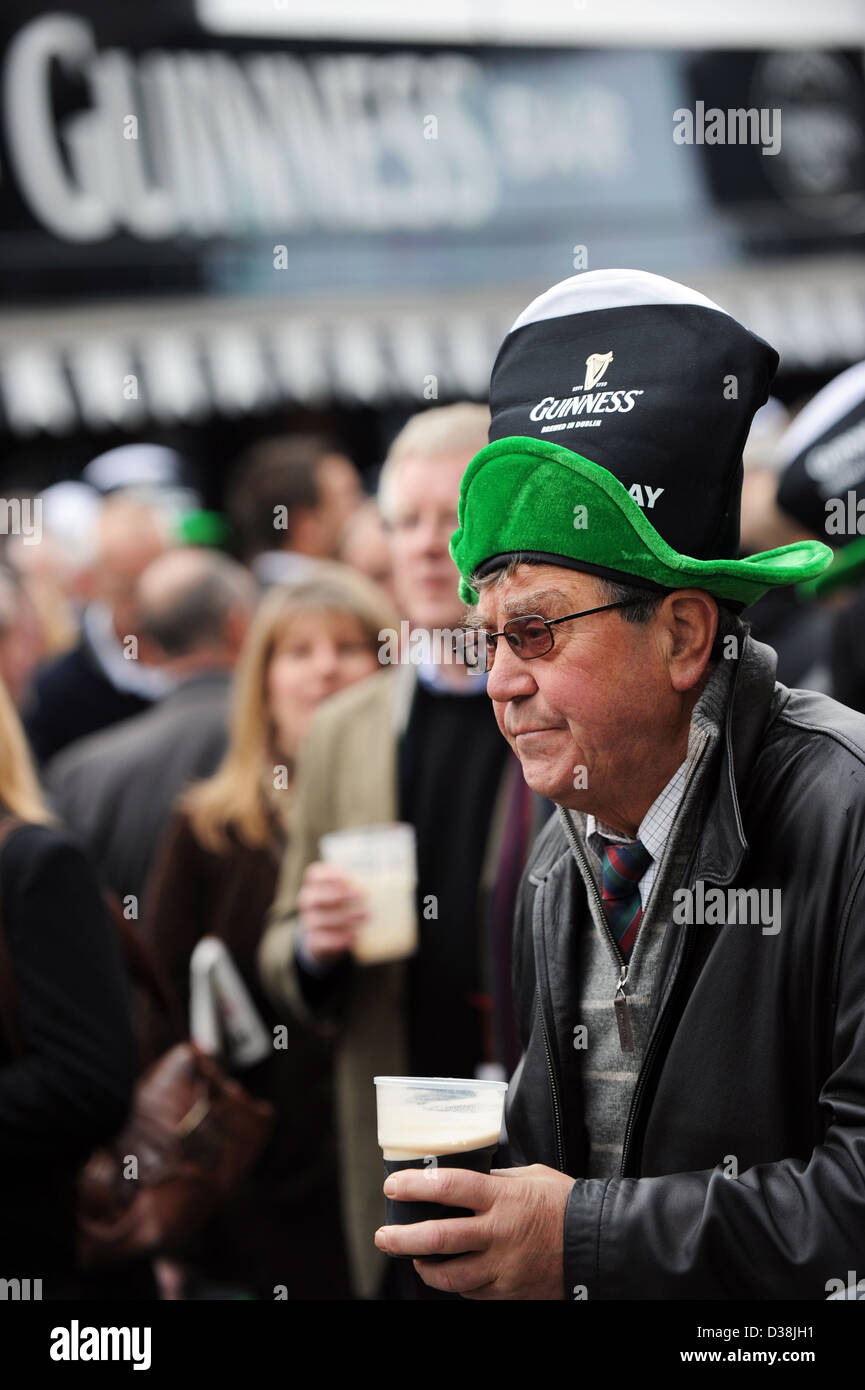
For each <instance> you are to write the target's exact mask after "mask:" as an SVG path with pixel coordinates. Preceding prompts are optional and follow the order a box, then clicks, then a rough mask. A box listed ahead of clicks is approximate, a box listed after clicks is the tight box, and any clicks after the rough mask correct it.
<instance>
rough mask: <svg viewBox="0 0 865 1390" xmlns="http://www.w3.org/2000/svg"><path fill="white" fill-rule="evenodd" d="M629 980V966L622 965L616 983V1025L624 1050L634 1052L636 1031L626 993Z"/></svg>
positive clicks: (614, 1003) (620, 1044)
mask: <svg viewBox="0 0 865 1390" xmlns="http://www.w3.org/2000/svg"><path fill="white" fill-rule="evenodd" d="M627 982H628V967H627V965H622V967H621V969H620V970H619V980H618V984H617V985H616V995H615V998H614V1000H613V1010H614V1012H615V1015H616V1027H617V1028H618V1030H619V1046H620V1047H621V1049H622V1051H623V1052H633V1050H634V1032H633V1029H632V1028H631V1011H630V1009H629V1008H628V996H627V995H626V994H625V985H626V984H627Z"/></svg>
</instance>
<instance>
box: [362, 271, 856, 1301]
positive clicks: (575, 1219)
mask: <svg viewBox="0 0 865 1390" xmlns="http://www.w3.org/2000/svg"><path fill="white" fill-rule="evenodd" d="M777 362H778V357H777V354H776V353H775V352H774V350H773V349H772V348H770V347H769V346H768V345H767V344H766V343H764V342H763V341H762V340H761V339H759V338H757V337H755V336H754V335H752V334H751V333H749V332H748V331H747V330H746V329H745V328H743V327H742V326H741V325H740V324H738V323H737V322H736V321H735V320H734V319H732V318H731V317H730V316H729V315H728V314H727V313H726V312H725V311H724V310H722V309H721V308H719V307H718V306H717V305H715V304H713V303H712V302H711V301H710V300H707V299H705V298H704V297H703V296H702V295H700V294H697V293H695V292H693V291H691V290H689V289H686V288H685V287H684V286H682V285H678V284H675V283H673V282H671V281H669V280H665V279H662V278H660V277H658V276H653V275H646V274H642V273H639V272H635V271H597V272H591V273H588V274H584V275H579V276H575V277H573V278H572V279H571V280H567V281H564V282H563V283H562V284H560V285H557V286H554V287H553V289H551V290H550V291H548V292H547V293H546V294H544V295H541V296H540V298H539V299H537V300H535V301H534V302H533V303H532V304H531V305H529V307H528V308H527V309H526V310H525V312H524V313H523V314H522V315H520V317H519V318H518V320H517V322H516V323H515V325H514V327H513V329H512V330H511V332H510V333H509V334H508V336H507V338H506V340H505V342H504V344H503V346H502V348H501V350H500V352H499V355H498V357H497V359H496V364H495V367H494V369H493V375H492V382H491V392H490V396H491V412H492V424H491V429H490V441H491V442H490V443H489V444H488V445H487V447H486V448H484V449H482V450H481V451H480V453H479V454H478V455H476V457H475V458H474V459H473V461H472V463H471V464H470V465H469V468H468V469H467V471H466V473H465V476H464V478H463V482H462V488H461V496H460V507H459V526H458V530H457V531H456V533H455V534H454V536H453V539H452V542H451V553H452V555H453V557H454V559H455V561H456V563H457V567H458V568H459V570H460V574H461V576H462V584H461V589H460V592H461V596H462V597H463V599H464V600H465V601H466V602H467V603H468V604H469V605H470V610H469V617H468V626H467V631H466V637H465V653H466V657H467V660H469V661H470V662H473V663H475V664H477V665H478V666H480V668H481V669H486V670H487V671H488V673H489V674H488V682H487V694H488V695H489V696H490V698H491V700H492V702H493V708H494V710H495V714H496V719H497V722H498V725H499V728H500V730H501V732H502V734H503V735H504V737H505V739H506V740H507V741H508V743H509V744H510V746H511V747H512V748H513V749H514V751H515V752H516V753H517V755H518V757H519V759H520V762H521V764H522V768H523V774H524V776H525V779H526V782H527V783H528V785H529V786H530V787H532V789H533V790H534V791H536V792H538V793H540V794H541V795H543V796H545V797H549V798H550V799H551V800H552V801H554V802H555V803H556V804H557V807H558V810H557V813H556V814H555V815H554V816H553V817H552V818H551V820H550V821H549V822H548V824H547V826H546V827H545V829H544V830H543V831H542V833H541V834H540V836H539V838H538V840H537V842H536V844H535V847H534V851H533V853H532V856H531V859H530V861H529V864H528V866H527V868H526V871H525V874H524V876H523V880H522V883H521V890H520V894H519V898H518V903H517V910H516V918H515V934H514V941H513V959H514V976H513V986H514V999H515V1008H516V1015H517V1022H518V1026H519V1031H520V1037H521V1042H522V1049H523V1051H522V1057H521V1061H520V1064H519V1067H518V1068H517V1071H516V1073H515V1075H514V1077H513V1080H512V1082H511V1087H510V1092H509V1096H508V1106H507V1112H506V1119H507V1129H508V1137H509V1141H510V1151H511V1156H512V1158H513V1159H514V1161H515V1162H516V1163H517V1164H520V1165H522V1166H519V1167H514V1168H511V1169H508V1170H502V1171H495V1170H494V1172H493V1174H492V1175H491V1176H489V1177H487V1176H484V1175H482V1174H476V1173H469V1172H460V1171H459V1170H456V1169H448V1170H444V1169H442V1170H439V1172H438V1173H436V1174H433V1175H430V1174H421V1175H420V1180H418V1175H417V1174H413V1173H410V1172H403V1173H397V1174H394V1175H393V1176H392V1177H391V1178H389V1179H388V1184H387V1186H386V1191H388V1192H389V1195H391V1196H393V1197H395V1198H396V1199H397V1200H420V1199H422V1198H423V1199H425V1200H434V1201H439V1202H442V1203H445V1204H447V1205H452V1206H458V1207H463V1208H469V1209H470V1210H473V1211H474V1212H475V1215H474V1216H473V1217H463V1218H457V1219H452V1220H447V1219H446V1220H443V1221H435V1222H426V1223H422V1224H417V1225H413V1226H390V1227H386V1228H383V1229H382V1230H380V1231H379V1232H378V1233H377V1235H376V1243H377V1245H378V1246H379V1248H380V1249H385V1250H387V1251H388V1252H389V1253H390V1254H392V1255H398V1254H403V1253H411V1254H412V1255H414V1256H418V1255H420V1256H421V1258H420V1259H416V1268H417V1269H418V1270H419V1272H420V1273H421V1275H422V1278H423V1279H424V1280H425V1281H426V1282H427V1283H429V1284H430V1285H432V1286H433V1287H435V1288H439V1289H448V1290H452V1291H456V1292H459V1293H461V1294H463V1295H465V1296H466V1297H469V1298H480V1299H485V1298H509V1299H520V1298H523V1299H526V1298H542V1299H561V1298H566V1299H576V1300H582V1299H585V1298H591V1299H598V1298H601V1299H615V1300H620V1299H642V1298H655V1299H701V1298H709V1299H735V1298H751V1299H768V1298H785V1299H820V1298H825V1297H826V1293H827V1291H829V1290H831V1289H832V1288H834V1287H837V1280H838V1278H842V1279H844V1278H845V1272H846V1271H847V1270H848V1269H854V1268H856V1265H857V1260H858V1261H861V1259H862V1257H863V1245H865V1241H863V1237H862V1233H863V1230H865V1146H863V1142H862V1134H863V1132H865V1020H863V1013H862V999H863V997H865V720H863V718H862V716H860V715H858V714H855V713H854V712H852V711H850V710H847V709H845V708H844V707H843V706H840V705H837V704H835V703H834V702H832V701H830V700H827V699H826V698H825V697H824V696H822V695H818V694H813V693H811V692H806V691H789V690H787V689H786V688H785V687H783V686H780V685H776V683H775V679H774V677H775V663H776V657H775V653H774V652H773V651H772V650H771V649H770V648H768V647H765V646H762V645H760V644H759V643H756V642H754V641H753V640H752V639H751V638H750V637H749V636H748V629H747V626H746V624H745V623H744V622H743V621H742V620H741V618H740V617H739V613H740V612H741V610H742V609H743V608H746V607H747V605H748V604H749V603H752V602H753V601H754V600H755V599H756V598H758V597H759V596H760V594H762V593H764V592H766V591H767V590H768V589H770V588H772V587H774V586H778V585H783V584H790V583H795V582H797V581H799V580H802V579H808V578H811V577H812V576H814V575H815V574H817V573H819V572H820V571H821V570H822V569H823V568H825V566H826V564H827V563H828V560H829V552H828V550H827V548H826V547H825V546H824V545H822V544H821V543H820V542H819V541H816V540H809V541H802V542H797V543H795V544H793V545H788V546H784V547H781V548H779V549H777V550H772V551H767V552H763V553H761V554H758V555H751V556H749V557H748V558H747V559H745V560H740V559H738V558H737V557H738V539H739V500H740V494H741V485H742V464H741V458H742V449H743V446H744V444H745V440H746V438H747V434H748V429H749V427H750V423H751V419H752V417H753V414H754V412H755V410H756V409H757V408H758V407H759V406H760V404H761V403H762V402H763V401H764V400H765V399H766V396H767V392H768V387H769V383H770V381H771V379H772V375H773V373H774V371H775V368H776V366H777ZM584 368H585V373H584V372H583V369H584ZM467 758H468V764H469V766H470V762H471V753H470V750H469V752H468V754H467ZM431 1189H434V1195H433V1193H432V1192H431ZM426 1254H435V1255H441V1254H450V1255H452V1256H455V1258H452V1259H450V1260H447V1261H445V1262H438V1261H437V1262H433V1261H429V1260H425V1259H424V1258H422V1256H423V1255H426ZM830 1281H831V1282H830Z"/></svg>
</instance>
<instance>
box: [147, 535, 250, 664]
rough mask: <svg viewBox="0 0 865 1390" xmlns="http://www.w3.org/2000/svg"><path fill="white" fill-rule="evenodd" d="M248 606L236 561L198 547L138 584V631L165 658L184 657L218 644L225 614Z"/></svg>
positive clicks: (164, 560) (246, 582) (175, 554)
mask: <svg viewBox="0 0 865 1390" xmlns="http://www.w3.org/2000/svg"><path fill="white" fill-rule="evenodd" d="M254 602H255V585H254V582H253V579H252V576H251V575H250V573H249V571H248V570H247V569H246V568H245V567H244V566H243V565H241V564H238V562H237V561H236V560H232V559H231V558H230V557H229V556H228V555H224V554H222V552H221V551H218V550H210V549H206V548H204V547H197V546H196V547H189V548H188V549H185V550H173V551H169V552H168V553H167V554H166V555H163V556H160V558H159V559H158V560H154V561H153V563H152V564H151V565H148V567H147V569H146V570H145V571H144V573H143V574H142V576H141V579H140V580H139V587H138V595H137V604H138V620H139V627H140V631H141V634H142V636H145V637H148V638H150V640H151V641H152V642H155V643H156V644H157V646H159V647H160V648H161V649H162V651H163V652H164V653H165V655H166V656H168V657H177V656H188V655H189V654H190V653H192V652H195V651H198V650H200V649H201V648H204V647H210V646H213V645H218V644H219V643H221V642H223V641H224V640H225V624H226V621H227V619H228V616H229V613H231V612H232V610H234V609H238V608H249V609H251V608H252V606H253V604H254Z"/></svg>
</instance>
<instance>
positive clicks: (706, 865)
mask: <svg viewBox="0 0 865 1390" xmlns="http://www.w3.org/2000/svg"><path fill="white" fill-rule="evenodd" d="M777 665H778V658H777V655H776V654H775V652H774V651H773V650H772V648H771V647H767V646H765V645H764V644H763V643H762V642H755V641H754V639H753V638H752V637H750V636H748V637H746V638H745V639H744V642H743V645H742V654H741V656H740V657H739V660H738V661H737V663H736V671H735V674H734V677H733V685H732V689H731V691H730V698H729V701H728V703H727V714H726V719H725V724H724V742H723V745H722V749H721V763H720V767H719V771H718V784H717V789H716V791H715V795H714V797H713V799H712V801H711V803H710V805H709V808H708V811H707V814H706V822H705V825H704V826H703V831H702V833H701V835H700V840H699V844H698V848H697V854H696V859H695V866H694V881H695V882H696V880H697V879H704V880H707V879H708V880H711V881H712V882H715V883H729V882H731V881H732V880H733V879H734V878H735V876H736V874H737V873H738V871H739V868H740V866H741V864H742V860H743V859H744V857H745V855H746V854H747V852H748V841H747V839H746V837H745V830H744V826H743V824H742V813H741V805H740V798H741V794H742V791H743V788H744V787H745V786H746V785H747V783H748V780H749V778H750V776H751V772H752V769H753V766H754V762H755V760H756V757H757V753H758V751H759V748H760V745H761V743H762V738H763V732H764V730H765V727H766V723H767V721H768V718H769V714H770V709H771V705H772V700H773V697H774V692H775V670H776V667H777Z"/></svg>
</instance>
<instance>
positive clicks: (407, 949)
mask: <svg viewBox="0 0 865 1390" xmlns="http://www.w3.org/2000/svg"><path fill="white" fill-rule="evenodd" d="M318 845H319V854H320V855H321V858H322V859H323V860H324V862H325V863H326V864H333V865H335V866H336V868H338V869H340V870H342V872H343V873H344V874H345V876H346V878H348V879H351V881H352V882H353V883H354V885H355V886H356V888H357V889H358V891H359V892H360V893H361V894H362V895H363V898H364V903H365V907H366V910H367V912H368V913H369V917H368V919H367V921H366V922H363V923H361V925H360V927H359V929H358V933H357V938H356V941H355V945H354V950H353V955H354V958H355V960H356V961H358V962H359V963H360V964H361V965H374V964H378V963H379V962H380V961H387V960H403V959H405V957H406V956H411V955H414V953H415V951H416V950H417V944H418V924H417V907H416V904H415V887H416V884H417V851H416V847H415V832H414V826H412V825H403V824H400V823H394V824H393V825H364V826H359V827H356V828H352V829H350V830H334V831H332V832H331V833H330V834H328V835H322V837H321V839H320V840H319V842H318Z"/></svg>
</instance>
